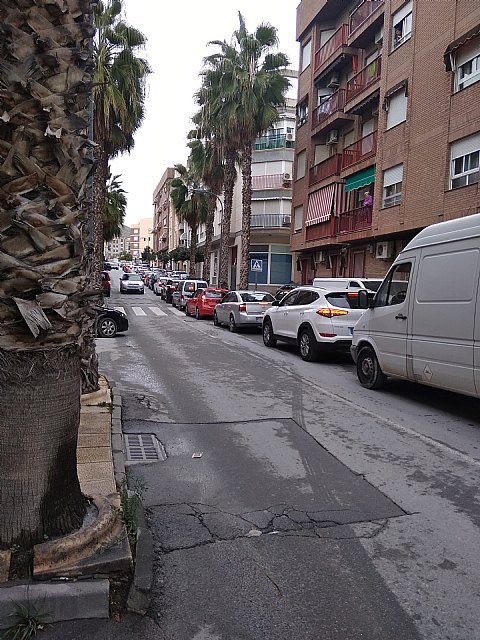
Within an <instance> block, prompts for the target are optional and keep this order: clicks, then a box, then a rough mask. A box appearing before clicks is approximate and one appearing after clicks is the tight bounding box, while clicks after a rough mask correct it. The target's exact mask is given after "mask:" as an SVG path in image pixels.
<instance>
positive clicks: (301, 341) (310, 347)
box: [298, 327, 318, 362]
mask: <svg viewBox="0 0 480 640" xmlns="http://www.w3.org/2000/svg"><path fill="white" fill-rule="evenodd" d="M298 346H299V347H300V356H301V358H302V360H305V361H306V362H314V360H316V359H317V358H318V343H317V341H316V340H315V336H314V334H313V331H312V330H311V329H310V327H305V328H304V329H302V330H301V331H300V335H299V336H298Z"/></svg>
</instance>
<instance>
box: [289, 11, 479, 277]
mask: <svg viewBox="0 0 480 640" xmlns="http://www.w3.org/2000/svg"><path fill="white" fill-rule="evenodd" d="M297 39H298V40H299V42H300V43H301V55H300V70H301V74H300V76H299V93H298V106H297V132H296V144H295V181H294V189H293V216H292V217H293V220H292V240H291V246H292V250H293V251H295V252H297V256H298V257H299V261H300V263H301V265H302V282H304V283H306V282H309V281H311V279H312V278H313V277H314V276H327V275H328V276H343V275H346V276H353V275H355V276H370V277H372V276H381V275H384V274H385V272H386V271H387V269H388V267H389V266H390V264H391V262H392V261H393V259H394V258H395V256H396V255H397V254H398V253H399V251H400V250H401V249H402V248H403V247H404V246H405V245H406V243H407V242H408V241H409V240H410V239H411V238H412V237H413V236H414V235H415V234H416V233H417V232H418V231H419V230H420V229H421V228H423V227H425V226H427V225H429V224H433V223H435V222H440V221H443V220H449V219H452V218H458V217H461V216H467V215H470V214H472V213H476V212H479V211H480V193H479V186H478V177H479V151H480V2H477V1H473V0H410V1H407V2H405V1H404V0H364V1H363V2H358V0H302V2H301V3H300V5H299V7H298V10H297ZM367 192H368V193H367ZM372 199H373V201H372ZM370 201H372V204H369V203H370Z"/></svg>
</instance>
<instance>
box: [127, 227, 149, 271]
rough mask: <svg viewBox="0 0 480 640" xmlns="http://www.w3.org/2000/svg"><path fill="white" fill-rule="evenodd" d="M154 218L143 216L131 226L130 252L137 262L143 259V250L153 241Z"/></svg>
mask: <svg viewBox="0 0 480 640" xmlns="http://www.w3.org/2000/svg"><path fill="white" fill-rule="evenodd" d="M152 227H153V224H152V218H142V219H141V220H140V221H139V222H137V223H136V224H132V226H131V227H130V253H131V255H132V257H133V259H134V260H135V261H136V262H140V261H141V259H142V252H143V251H144V250H145V249H146V248H147V247H150V249H152V243H153V229H152Z"/></svg>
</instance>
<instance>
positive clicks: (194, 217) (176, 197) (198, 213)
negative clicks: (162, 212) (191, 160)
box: [170, 164, 208, 276]
mask: <svg viewBox="0 0 480 640" xmlns="http://www.w3.org/2000/svg"><path fill="white" fill-rule="evenodd" d="M174 169H175V171H176V172H177V173H178V176H177V177H175V178H173V180H172V181H171V182H170V196H171V198H172V204H173V207H174V209H175V212H176V214H177V217H178V219H179V220H180V221H185V222H186V223H187V224H188V226H189V227H190V230H191V240H190V276H195V260H196V255H197V231H198V225H199V224H200V223H202V222H205V220H206V219H207V212H208V195H207V194H206V193H205V192H204V191H201V192H200V191H198V190H199V189H201V184H200V182H199V181H198V179H197V177H196V175H195V174H194V173H193V171H192V170H191V169H187V168H186V167H184V166H183V164H176V165H174Z"/></svg>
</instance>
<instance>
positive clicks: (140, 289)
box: [120, 273, 145, 294]
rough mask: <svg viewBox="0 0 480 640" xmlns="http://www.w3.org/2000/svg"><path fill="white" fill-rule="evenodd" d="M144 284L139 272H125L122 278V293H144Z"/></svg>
mask: <svg viewBox="0 0 480 640" xmlns="http://www.w3.org/2000/svg"><path fill="white" fill-rule="evenodd" d="M144 290H145V288H144V284H143V280H142V278H141V277H140V276H139V275H138V273H124V274H123V276H122V278H121V280H120V293H142V294H143V293H144Z"/></svg>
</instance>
